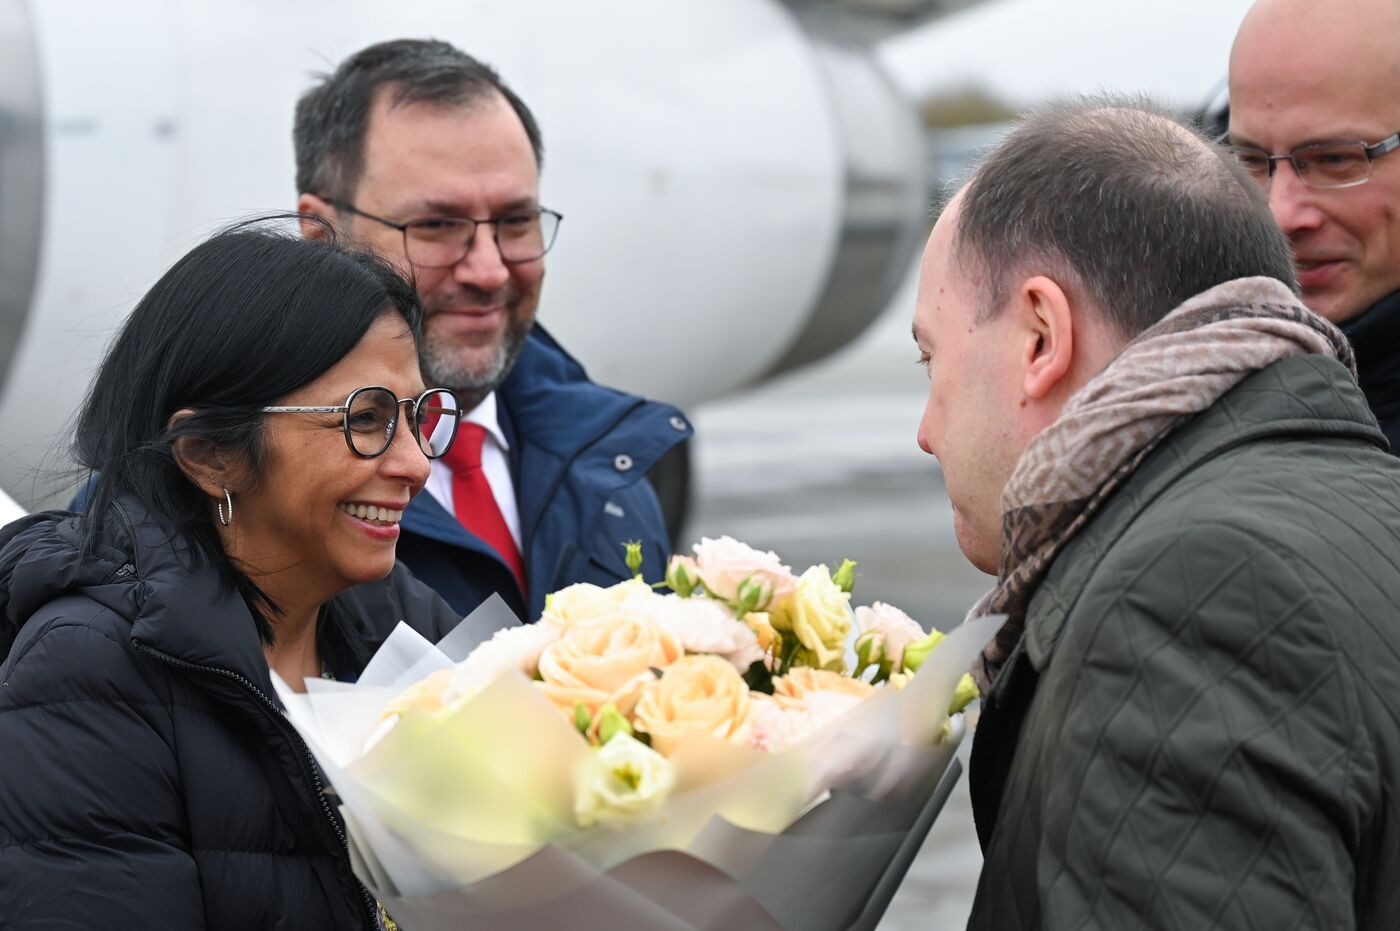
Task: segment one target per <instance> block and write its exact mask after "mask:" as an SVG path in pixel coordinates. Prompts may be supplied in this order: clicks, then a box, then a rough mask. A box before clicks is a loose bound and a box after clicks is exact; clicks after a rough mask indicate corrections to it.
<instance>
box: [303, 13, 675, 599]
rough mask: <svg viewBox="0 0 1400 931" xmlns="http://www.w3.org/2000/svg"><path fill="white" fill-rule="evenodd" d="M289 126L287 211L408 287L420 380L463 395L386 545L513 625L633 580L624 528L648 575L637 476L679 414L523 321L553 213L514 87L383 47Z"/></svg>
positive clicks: (444, 50) (652, 500)
mask: <svg viewBox="0 0 1400 931" xmlns="http://www.w3.org/2000/svg"><path fill="white" fill-rule="evenodd" d="M293 139H294V142H295V147H296V158H297V190H298V191H299V192H300V195H299V197H298V200H297V209H298V210H299V211H301V212H302V213H304V214H308V215H310V216H311V217H314V218H319V219H323V220H325V221H328V222H329V223H330V224H331V225H332V226H333V227H334V228H335V229H336V230H337V231H339V232H340V233H341V234H343V235H345V236H348V237H351V238H353V239H356V240H358V241H360V242H362V243H364V244H365V245H367V246H368V247H369V248H370V249H371V250H373V251H374V252H375V253H377V254H378V255H380V256H381V257H383V258H384V259H386V260H388V261H390V262H392V263H394V264H395V265H397V266H398V267H399V268H400V269H401V270H402V271H403V272H404V273H405V274H406V275H407V276H408V277H409V278H411V279H412V280H413V281H414V282H415V284H416V287H417V289H418V293H419V296H420V297H421V298H422V301H423V307H424V319H423V340H422V343H421V344H420V349H419V359H420V362H421V364H422V368H423V377H424V378H425V379H426V383H428V384H432V385H439V386H442V387H444V388H448V389H451V390H452V391H453V392H454V393H455V396H456V398H457V399H458V401H459V402H460V404H461V410H462V417H461V424H460V428H459V430H458V433H457V436H456V440H455V443H454V444H453V446H452V448H451V449H450V450H449V451H448V452H447V454H446V455H444V456H443V457H442V458H440V459H435V460H434V461H433V464H432V473H431V475H430V477H429V479H428V485H427V491H428V494H425V495H420V496H419V497H418V498H417V499H416V500H415V501H414V502H413V504H412V506H411V507H409V509H408V510H407V511H406V512H405V514H404V518H403V522H402V529H403V536H402V538H401V539H400V542H399V549H398V552H399V558H400V559H401V560H402V561H403V562H405V563H407V564H408V566H409V567H410V568H411V569H412V570H413V571H414V573H415V574H416V575H418V577H419V578H420V579H422V580H423V581H425V582H427V583H428V584H429V585H431V586H432V587H433V588H434V589H436V590H437V592H438V593H439V594H440V595H442V597H443V598H445V599H446V600H447V601H448V602H449V603H450V604H451V605H452V606H453V608H455V609H456V610H457V611H459V612H461V613H463V614H465V613H467V612H469V611H471V610H472V609H474V608H475V607H476V606H477V605H479V604H480V603H481V602H482V601H484V600H485V599H486V598H487V597H488V596H489V595H490V594H491V593H492V592H498V593H499V594H500V595H501V596H502V597H503V598H504V599H505V601H506V602H507V604H509V605H510V606H511V607H512V608H513V609H514V610H515V611H516V612H517V613H518V614H519V615H520V616H521V617H522V618H525V619H527V620H532V619H534V618H537V617H539V616H540V614H541V612H542V610H543V607H544V596H545V595H546V594H547V593H548V592H550V591H554V590H556V589H558V588H561V587H563V586H566V585H569V584H572V583H575V582H592V583H595V584H599V585H610V584H612V583H614V582H617V581H620V580H622V579H626V578H630V577H631V575H632V573H631V571H630V570H629V569H628V567H627V565H626V562H625V560H624V550H623V546H622V544H623V543H624V542H625V541H631V540H640V541H641V542H642V552H643V563H642V570H643V572H644V573H645V574H646V575H648V576H649V577H651V578H659V577H660V576H661V575H662V573H663V571H664V568H665V565H666V561H667V559H668V558H669V551H670V547H669V541H668V536H667V529H666V526H665V523H664V521H663V518H662V514H661V509H660V506H659V504H658V502H657V499H656V495H655V494H654V493H653V491H652V489H651V487H650V486H649V485H648V483H647V482H646V481H644V480H643V479H644V476H645V475H646V474H647V472H648V471H649V470H650V469H651V468H652V466H653V465H654V464H655V463H656V462H657V461H658V460H659V459H660V458H661V457H662V455H663V454H664V453H666V452H667V451H668V450H670V449H671V448H672V447H674V446H676V445H677V444H679V443H680V442H682V441H683V440H685V439H686V438H687V437H688V436H689V435H690V432H691V430H690V426H689V423H688V422H687V421H686V419H685V418H684V417H682V416H681V414H680V412H679V411H677V410H676V409H675V408H672V407H669V406H667V405H662V404H656V403H653V402H649V401H644V400H643V399H641V398H638V397H634V396H632V395H627V394H623V393H621V392H617V391H613V390H611V389H608V388H604V387H601V386H599V385H596V384H594V383H593V382H591V381H589V380H588V378H587V376H586V375H585V373H584V371H583V368H582V367H581V366H580V365H579V364H578V363H577V362H576V361H575V360H574V359H573V358H571V357H570V356H569V355H568V354H567V353H566V352H565V351H564V349H563V348H562V347H560V346H559V344H558V343H556V342H555V341H554V340H553V339H552V338H551V337H550V336H549V335H548V334H547V333H546V332H545V331H544V330H543V329H541V328H540V326H539V325H538V324H536V322H535V312H536V308H537V307H538V305H539V300H540V292H541V287H542V285H543V282H544V269H545V264H544V263H545V255H546V253H548V252H549V250H550V248H551V247H552V246H553V245H554V243H555V240H556V238H557V235H558V233H559V227H560V222H561V221H562V219H563V216H562V215H561V214H560V213H559V212H557V211H555V210H552V209H550V208H548V207H546V206H544V205H543V204H541V203H540V196H539V187H540V166H541V160H542V155H543V144H542V142H541V136H540V129H539V126H538V125H537V123H536V122H535V118H534V116H533V115H532V114H531V112H530V110H529V108H528V107H527V106H526V105H525V103H524V101H522V100H521V99H520V98H519V97H518V96H517V95H516V94H515V93H514V92H513V91H511V89H510V88H509V87H507V86H506V85H505V84H504V83H503V82H502V81H501V79H500V77H499V76H498V75H497V74H496V72H495V71H494V70H492V69H491V68H490V67H488V66H486V65H484V64H482V63H481V62H479V61H477V60H476V59H474V58H472V57H471V56H469V55H467V54H465V53H463V52H461V51H460V50H458V49H456V48H454V47H453V46H451V45H449V44H447V43H445V42H439V41H420V40H396V41H391V42H382V43H379V44H377V45H372V46H370V47H368V48H365V49H362V50H360V51H359V52H357V53H355V54H354V55H352V56H350V57H349V58H348V59H346V60H345V61H344V62H342V63H341V64H340V66H339V67H338V68H336V69H335V71H334V72H333V73H331V74H330V75H327V76H326V77H325V78H324V79H323V80H322V81H321V82H320V83H319V84H317V85H316V86H315V87H313V88H312V89H311V90H309V91H307V92H306V93H305V94H304V95H303V96H302V98H301V100H300V101H299V102H298V104H297V110H296V125H295V129H294V133H293ZM322 229H323V228H322V227H321V226H320V225H319V224H318V223H316V222H314V221H312V220H308V222H307V223H306V224H305V232H306V234H307V235H308V236H315V235H319V234H321V232H322ZM440 432H441V429H440V428H439V429H436V430H434V431H433V435H434V436H436V435H438V434H440Z"/></svg>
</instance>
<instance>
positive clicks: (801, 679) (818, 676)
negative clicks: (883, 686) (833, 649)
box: [773, 666, 875, 708]
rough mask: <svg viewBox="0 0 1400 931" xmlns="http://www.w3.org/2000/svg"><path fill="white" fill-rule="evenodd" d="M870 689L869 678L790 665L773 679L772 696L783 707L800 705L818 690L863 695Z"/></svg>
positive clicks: (838, 693) (856, 695)
mask: <svg viewBox="0 0 1400 931" xmlns="http://www.w3.org/2000/svg"><path fill="white" fill-rule="evenodd" d="M874 691H875V686H873V685H871V684H870V683H869V682H862V681H861V680H859V679H852V678H851V677H850V676H843V675H841V674H840V673H836V672H831V671H830V670H828V669H813V668H812V667H811V666H794V667H793V668H792V669H791V670H789V671H788V674H787V675H785V676H779V677H778V678H776V679H774V680H773V700H774V701H776V702H777V703H778V704H780V705H782V706H783V707H785V708H801V707H803V706H804V705H805V704H806V703H807V699H808V697H809V696H811V695H813V694H815V693H818V692H830V693H833V694H836V695H849V696H851V697H853V698H866V697H868V696H869V695H870V694H871V693H873V692H874Z"/></svg>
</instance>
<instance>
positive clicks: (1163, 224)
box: [953, 97, 1297, 338]
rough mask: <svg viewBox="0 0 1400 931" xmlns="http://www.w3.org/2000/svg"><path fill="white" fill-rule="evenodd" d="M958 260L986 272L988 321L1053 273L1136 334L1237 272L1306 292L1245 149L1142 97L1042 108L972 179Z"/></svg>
mask: <svg viewBox="0 0 1400 931" xmlns="http://www.w3.org/2000/svg"><path fill="white" fill-rule="evenodd" d="M953 255H954V259H955V261H958V262H959V263H962V264H964V265H965V266H966V267H969V268H970V270H971V272H972V273H973V274H974V275H975V276H976V277H978V278H980V279H981V280H982V282H983V295H982V296H983V298H984V300H985V301H986V304H985V305H984V307H983V314H982V315H983V316H984V317H991V316H995V315H996V313H997V312H998V311H999V310H1000V308H1002V307H1003V306H1004V305H1005V303H1006V300H1007V299H1008V297H1009V296H1010V292H1011V289H1012V288H1013V287H1015V286H1016V284H1017V283H1018V282H1019V281H1021V280H1023V279H1024V277H1025V276H1026V275H1028V274H1036V273H1038V272H1043V273H1046V274H1049V275H1050V276H1051V277H1054V278H1056V280H1057V282H1058V283H1060V284H1061V286H1063V287H1066V288H1067V290H1070V291H1075V290H1078V292H1079V294H1078V296H1079V297H1080V298H1081V299H1087V300H1088V301H1090V302H1092V304H1093V305H1095V306H1096V308H1097V309H1098V310H1099V311H1100V312H1101V313H1102V314H1103V315H1104V316H1105V317H1106V319H1107V320H1108V321H1109V322H1110V323H1112V324H1113V325H1115V326H1116V327H1117V329H1118V330H1119V331H1120V332H1121V333H1122V334H1123V335H1124V336H1127V337H1129V338H1131V337H1132V336H1135V335H1136V334H1138V333H1140V332H1142V331H1143V330H1145V329H1147V328H1148V327H1150V326H1151V325H1152V324H1154V323H1156V322H1157V321H1158V320H1160V319H1162V317H1164V316H1166V314H1167V313H1169V312H1170V311H1171V310H1172V309H1174V308H1175V307H1177V306H1179V305H1180V304H1182V303H1183V302H1185V301H1186V300H1187V299H1188V298H1191V297H1193V296H1195V295H1197V294H1199V293H1201V292H1202V291H1206V290H1208V289H1210V288H1212V287H1214V286H1215V285H1218V284H1221V283H1223V282H1226V281H1231V280H1233V279H1236V278H1245V277H1250V276H1255V275H1261V276H1264V277H1268V278H1276V279H1278V280H1279V281H1282V282H1283V283H1284V284H1286V285H1288V286H1289V287H1290V288H1293V290H1294V291H1295V292H1296V291H1297V280H1296V278H1295V273H1294V266H1293V255H1292V252H1291V250H1290V248H1289V245H1288V241H1287V239H1286V238H1285V237H1284V235H1283V233H1282V232H1281V231H1280V230H1279V227H1278V224H1277V223H1275V222H1274V218H1273V216H1272V214H1271V213H1270V212H1269V205H1268V202H1267V200H1266V199H1265V198H1264V196H1263V195H1262V193H1261V192H1260V191H1259V188H1258V187H1257V186H1256V185H1255V183H1254V182H1253V181H1252V180H1250V178H1249V176H1248V175H1247V174H1246V173H1245V172H1244V170H1243V169H1242V168H1241V167H1240V166H1239V165H1238V164H1237V162H1236V160H1235V158H1234V157H1233V156H1232V155H1231V154H1230V153H1229V152H1228V151H1227V150H1225V149H1224V148H1222V147H1220V146H1217V145H1214V144H1212V143H1211V142H1210V141H1209V140H1207V139H1206V138H1205V137H1204V136H1202V135H1201V134H1200V133H1199V132H1197V131H1196V130H1194V129H1192V128H1190V127H1188V126H1187V125H1185V124H1183V123H1181V122H1180V121H1178V120H1177V119H1176V118H1175V117H1173V116H1172V115H1170V114H1168V113H1166V112H1165V111H1163V110H1161V109H1159V108H1157V107H1155V106H1153V105H1152V104H1150V103H1148V102H1146V101H1144V100H1142V99H1140V98H1113V97H1096V98H1081V99H1078V100H1075V101H1071V102H1065V103H1059V104H1054V105H1051V106H1048V107H1046V108H1044V109H1041V110H1037V111H1035V112H1033V113H1031V114H1030V115H1029V116H1028V117H1027V118H1026V119H1025V121H1024V122H1023V123H1022V124H1021V125H1020V126H1019V127H1018V128H1017V129H1016V130H1015V131H1013V132H1012V133H1011V134H1010V135H1009V136H1008V137H1007V138H1006V139H1005V140H1004V141H1003V142H1002V143H1001V144H1000V145H999V146H997V148H995V149H994V150H993V151H992V152H991V153H990V154H988V155H987V157H986V158H985V159H984V160H983V161H982V162H981V164H980V165H979V166H978V168H977V169H976V171H975V173H974V174H973V177H972V180H971V181H970V182H969V183H968V185H967V187H966V189H965V191H964V193H963V199H962V204H961V210H960V213H959V216H958V224H957V230H956V234H955V237H954V244H953Z"/></svg>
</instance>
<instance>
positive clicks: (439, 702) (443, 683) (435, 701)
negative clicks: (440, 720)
mask: <svg viewBox="0 0 1400 931" xmlns="http://www.w3.org/2000/svg"><path fill="white" fill-rule="evenodd" d="M456 672H457V669H456V667H452V668H449V669H439V670H438V671H437V672H435V673H433V674H432V675H430V676H428V677H427V678H424V679H419V680H418V681H417V682H415V683H413V684H412V685H410V686H409V687H408V688H406V689H404V690H403V691H402V692H400V693H399V694H397V695H395V696H394V697H393V699H392V700H391V701H390V702H389V704H387V705H385V706H384V711H383V713H382V715H381V717H385V718H387V717H390V716H395V717H397V716H398V715H401V714H403V713H404V712H405V711H407V710H408V709H410V708H415V709H417V710H418V711H421V712H423V713H424V714H436V713H437V712H439V711H441V710H442V709H443V708H444V707H445V706H446V705H447V704H449V701H448V699H446V698H444V695H445V693H446V692H447V690H448V688H449V687H450V686H451V685H452V677H453V675H454V674H455V673H456Z"/></svg>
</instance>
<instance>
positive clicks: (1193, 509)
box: [969, 356, 1400, 931]
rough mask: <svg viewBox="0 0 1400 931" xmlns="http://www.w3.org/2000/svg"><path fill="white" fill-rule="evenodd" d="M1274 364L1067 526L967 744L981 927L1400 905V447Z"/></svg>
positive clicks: (1306, 371)
mask: <svg viewBox="0 0 1400 931" xmlns="http://www.w3.org/2000/svg"><path fill="white" fill-rule="evenodd" d="M1386 450H1387V447H1386V445H1385V440H1384V437H1383V436H1382V434H1381V432H1380V431H1379V429H1377V427H1376V425H1375V421H1374V419H1373V418H1372V417H1371V414H1370V413H1369V411H1368V410H1367V408H1366V402H1365V400H1364V399H1363V397H1362V396H1361V393H1360V391H1359V390H1358V389H1357V387H1356V384H1355V382H1353V381H1352V379H1351V377H1350V376H1349V375H1348V374H1347V372H1346V371H1345V369H1344V368H1343V367H1342V366H1341V365H1340V364H1338V363H1336V362H1334V361H1332V360H1330V359H1324V358H1322V357H1318V356H1309V357H1304V358H1294V359H1287V360H1283V361H1281V362H1277V363H1275V364H1273V365H1271V366H1270V367H1268V368H1266V369H1264V370H1263V371H1261V372H1258V373H1256V374H1254V375H1253V376H1251V377H1249V378H1248V379H1246V380H1245V381H1243V382H1241V383H1240V384H1239V385H1237V386H1236V387H1235V388H1234V389H1233V390H1231V391H1230V392H1229V393H1228V394H1226V395H1225V396H1224V397H1222V398H1221V399H1220V401H1218V402H1217V403H1216V404H1215V405H1214V406H1213V407H1211V408H1210V409H1209V410H1207V411H1205V412H1204V413H1202V414H1200V415H1199V416H1197V417H1196V418H1195V419H1193V420H1192V421H1190V422H1188V423H1187V424H1186V425H1185V426H1183V427H1181V428H1180V429H1179V430H1177V431H1176V432H1175V433H1174V434H1173V435H1172V436H1170V437H1168V438H1167V439H1166V440H1165V441H1164V442H1163V444H1162V445H1161V446H1160V447H1158V449H1156V450H1155V451H1154V452H1153V453H1152V454H1151V455H1150V456H1149V458H1148V459H1147V460H1146V461H1145V462H1144V463H1143V465H1142V466H1141V467H1140V468H1139V469H1138V471H1137V472H1136V473H1135V474H1134V475H1133V476H1132V478H1131V479H1129V481H1128V482H1127V483H1126V484H1125V485H1124V486H1123V488H1121V489H1120V490H1119V491H1118V492H1117V493H1116V494H1115V495H1114V496H1113V497H1112V498H1111V499H1110V500H1109V501H1108V502H1107V503H1106V504H1105V505H1104V508H1103V510H1102V511H1101V512H1100V513H1099V514H1098V515H1097V516H1096V517H1095V518H1094V519H1093V520H1092V521H1091V522H1090V523H1089V524H1088V525H1087V526H1086V527H1085V528H1084V529H1083V530H1082V531H1081V532H1080V533H1079V535H1078V536H1077V537H1076V538H1075V539H1074V540H1073V541H1071V542H1070V543H1069V544H1068V545H1067V546H1066V548H1065V549H1064V550H1063V551H1062V552H1061V554H1060V555H1059V556H1058V558H1056V560H1055V562H1054V564H1053V565H1052V566H1051V567H1050V570H1049V572H1048V574H1047V576H1046V578H1045V579H1044V581H1043V582H1042V583H1041V585H1040V587H1039V588H1038V589H1037V591H1036V593H1035V596H1034V598H1033V600H1032V601H1031V603H1030V607H1029V610H1028V614H1027V618H1026V634H1025V636H1024V637H1023V639H1022V641H1021V643H1020V645H1019V646H1018V647H1017V649H1016V651H1015V653H1014V655H1013V658H1012V659H1011V661H1010V662H1008V663H1007V665H1006V666H1005V667H1004V669H1003V671H1002V674H1001V675H1000V676H999V677H998V679H997V681H996V682H995V683H994V685H993V688H992V690H991V693H990V694H989V696H988V697H987V700H986V702H985V707H984V711H983V715H982V719H981V722H980V724H979V727H978V733H977V736H976V740H975V742H974V745H973V750H972V761H971V769H970V780H971V787H972V796H973V808H974V813H975V815H976V818H977V827H978V833H979V836H980V837H981V840H982V846H983V849H984V852H985V857H986V863H985V866H984V869H983V873H982V878H981V881H980V883H979V885H978V889H977V899H976V903H975V905H974V907H973V914H972V919H971V921H970V923H969V928H975V929H988V931H1013V929H1021V928H1027V929H1029V928H1045V929H1070V928H1074V929H1081V928H1083V929H1088V928H1104V929H1114V931H1118V929H1132V928H1181V929H1190V931H1199V929H1206V928H1232V929H1233V928H1241V929H1244V928H1250V929H1259V931H1280V929H1291V928H1318V929H1327V931H1332V929H1342V928H1365V929H1384V931H1391V929H1397V928H1400V459H1396V458H1393V457H1392V456H1390V455H1389V454H1388V453H1387V451H1386Z"/></svg>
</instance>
